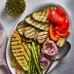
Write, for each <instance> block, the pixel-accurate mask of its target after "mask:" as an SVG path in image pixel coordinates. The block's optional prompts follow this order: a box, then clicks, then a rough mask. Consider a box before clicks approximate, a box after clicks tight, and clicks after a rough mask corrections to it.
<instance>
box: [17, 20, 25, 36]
mask: <svg viewBox="0 0 74 74" xmlns="http://www.w3.org/2000/svg"><path fill="white" fill-rule="evenodd" d="M25 26H26V23H25V22H24V21H21V22H20V23H19V24H18V26H17V31H18V33H19V34H20V35H21V36H23V34H24V30H25Z"/></svg>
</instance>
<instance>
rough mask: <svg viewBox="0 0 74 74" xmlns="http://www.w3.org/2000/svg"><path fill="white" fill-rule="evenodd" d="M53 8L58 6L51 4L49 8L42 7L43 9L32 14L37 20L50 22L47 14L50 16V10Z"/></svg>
mask: <svg viewBox="0 0 74 74" xmlns="http://www.w3.org/2000/svg"><path fill="white" fill-rule="evenodd" d="M51 9H52V10H55V9H56V7H54V6H50V7H48V8H45V9H42V10H40V11H38V12H36V13H33V14H32V17H33V18H34V19H35V20H37V21H40V22H44V23H46V22H49V21H48V19H47V16H48V14H49V11H50V10H51Z"/></svg>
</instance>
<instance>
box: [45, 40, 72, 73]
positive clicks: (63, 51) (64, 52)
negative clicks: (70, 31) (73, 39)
mask: <svg viewBox="0 0 74 74" xmlns="http://www.w3.org/2000/svg"><path fill="white" fill-rule="evenodd" d="M58 48H59V47H58ZM70 48H71V45H70V43H69V42H68V41H66V42H65V45H64V46H63V47H61V48H59V54H58V55H57V56H56V58H55V59H54V60H53V61H55V60H61V59H62V58H64V57H65V56H66V55H67V53H68V52H69V50H70ZM52 63H53V62H52ZM51 65H52V64H51ZM49 68H50V66H49V67H48V69H47V70H46V71H45V73H44V74H47V73H48V70H49Z"/></svg>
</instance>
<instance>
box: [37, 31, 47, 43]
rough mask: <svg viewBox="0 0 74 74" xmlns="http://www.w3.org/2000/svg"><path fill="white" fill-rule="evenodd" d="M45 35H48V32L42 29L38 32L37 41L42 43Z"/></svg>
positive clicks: (45, 37)
mask: <svg viewBox="0 0 74 74" xmlns="http://www.w3.org/2000/svg"><path fill="white" fill-rule="evenodd" d="M47 37H48V32H47V31H44V32H43V31H42V32H40V33H38V38H37V40H38V42H39V43H44V42H45V41H46V39H47Z"/></svg>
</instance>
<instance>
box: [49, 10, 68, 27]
mask: <svg viewBox="0 0 74 74" xmlns="http://www.w3.org/2000/svg"><path fill="white" fill-rule="evenodd" d="M48 20H50V21H52V22H53V23H55V24H57V25H58V26H61V25H64V24H69V20H68V19H67V18H65V17H62V16H60V15H59V14H58V13H57V12H56V11H55V10H50V12H49V14H48Z"/></svg>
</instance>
